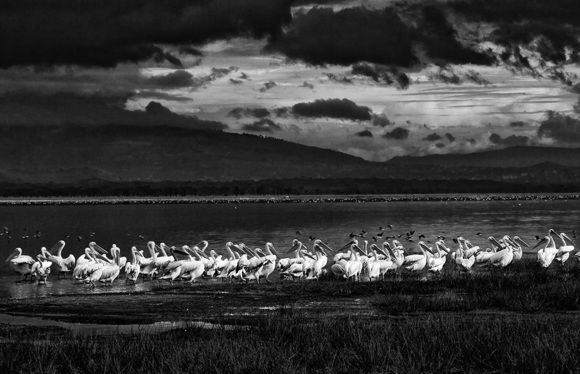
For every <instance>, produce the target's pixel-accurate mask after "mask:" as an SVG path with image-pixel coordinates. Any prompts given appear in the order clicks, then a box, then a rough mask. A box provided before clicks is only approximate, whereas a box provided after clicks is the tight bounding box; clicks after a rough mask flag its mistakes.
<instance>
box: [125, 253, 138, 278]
mask: <svg viewBox="0 0 580 374" xmlns="http://www.w3.org/2000/svg"><path fill="white" fill-rule="evenodd" d="M125 274H126V278H125V282H128V281H133V283H137V279H139V274H141V265H140V264H139V261H137V248H136V247H132V248H131V262H127V263H126V264H125Z"/></svg>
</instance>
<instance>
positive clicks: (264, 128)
mask: <svg viewBox="0 0 580 374" xmlns="http://www.w3.org/2000/svg"><path fill="white" fill-rule="evenodd" d="M242 130H244V131H251V132H274V131H281V130H282V128H281V127H280V125H277V124H276V123H275V122H274V121H272V120H271V119H268V118H263V119H261V120H259V121H256V122H254V123H251V124H247V125H244V126H242Z"/></svg>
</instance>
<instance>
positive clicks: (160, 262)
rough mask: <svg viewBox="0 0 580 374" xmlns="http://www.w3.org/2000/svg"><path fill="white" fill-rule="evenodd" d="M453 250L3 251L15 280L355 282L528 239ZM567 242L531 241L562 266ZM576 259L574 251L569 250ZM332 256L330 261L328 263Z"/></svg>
mask: <svg viewBox="0 0 580 374" xmlns="http://www.w3.org/2000/svg"><path fill="white" fill-rule="evenodd" d="M453 241H454V243H455V245H456V248H453V249H451V248H449V247H447V245H446V244H445V242H444V240H443V239H441V238H440V239H439V240H438V241H437V242H435V243H434V246H433V247H430V246H429V245H428V244H427V243H425V242H424V241H419V242H418V243H417V246H416V248H414V249H408V248H404V247H403V245H402V244H401V242H400V241H398V240H392V242H391V243H389V242H388V241H385V242H383V243H382V245H381V246H378V245H377V244H371V245H370V247H369V242H368V241H366V240H365V241H364V242H363V243H362V244H361V245H359V242H358V241H357V240H356V239H354V238H353V239H352V241H351V242H349V243H348V244H347V245H345V246H343V247H342V248H340V249H338V250H333V249H332V248H330V247H329V246H328V245H327V244H325V243H324V242H323V241H321V240H319V239H316V240H313V245H312V248H311V250H308V248H307V247H306V245H304V244H303V243H302V242H300V241H299V240H297V239H294V240H293V241H292V247H291V248H290V250H289V251H288V252H287V253H294V255H293V256H291V257H284V258H282V256H280V253H279V252H278V251H277V250H276V249H275V248H274V246H273V245H272V243H266V245H265V247H264V249H261V248H250V247H248V246H246V245H245V244H234V243H232V242H228V243H227V244H226V245H225V247H226V251H227V255H225V256H224V255H221V254H220V255H218V254H217V252H216V251H215V250H209V251H208V250H207V249H208V242H207V241H202V242H200V243H198V244H197V245H194V246H192V247H190V246H187V245H184V246H182V247H181V248H176V247H169V246H167V245H165V244H164V243H160V244H159V245H157V244H155V242H153V241H150V242H148V243H147V249H148V252H149V253H148V255H147V254H145V253H144V251H138V250H137V248H136V247H133V248H132V249H131V256H130V259H127V257H124V256H121V249H120V248H119V247H117V246H116V245H114V244H113V246H112V248H111V249H110V250H109V251H107V250H105V249H103V248H102V247H100V246H99V245H97V244H96V243H95V242H91V243H89V246H88V247H87V248H86V249H85V251H84V254H83V255H82V256H80V257H79V258H77V259H75V257H74V256H73V255H72V254H71V255H69V256H68V257H63V255H62V251H63V249H64V247H65V242H64V241H63V240H61V241H59V242H58V243H56V244H55V245H54V246H53V247H52V248H51V249H50V250H47V249H46V248H45V247H43V248H42V249H41V253H40V254H38V255H36V257H35V258H33V257H31V256H28V255H24V254H22V249H21V248H16V249H15V250H14V252H13V253H12V254H11V255H10V256H9V257H8V259H7V260H6V262H8V263H9V264H10V266H11V268H12V269H13V270H14V271H15V272H16V273H18V274H20V275H21V276H22V280H27V279H29V277H30V280H33V281H34V280H36V281H38V283H39V284H42V283H44V284H45V283H46V280H47V277H48V275H49V274H50V273H51V271H54V272H56V273H57V279H58V278H60V277H61V276H64V277H65V278H66V275H67V274H72V278H73V279H74V280H78V281H79V282H82V283H85V284H88V285H89V286H90V287H95V286H96V284H97V283H98V282H100V283H104V284H105V285H106V284H109V285H112V284H113V282H114V281H115V280H116V279H117V278H119V276H120V275H121V274H124V275H125V280H126V282H137V280H138V279H139V277H142V278H143V279H160V280H168V281H170V282H173V281H175V280H183V281H189V282H192V283H193V282H196V280H197V279H199V278H202V277H205V278H208V277H209V278H211V277H217V278H222V279H224V280H225V279H229V281H230V282H231V281H233V280H239V281H245V282H249V281H251V280H255V281H257V282H258V283H260V281H261V280H262V279H265V280H266V281H267V282H270V279H269V277H270V275H271V274H272V273H273V272H274V270H278V272H279V274H280V277H281V278H282V279H285V278H290V279H319V278H320V277H321V276H322V275H323V274H325V273H327V272H331V273H332V274H334V275H335V276H336V277H339V278H345V279H347V280H354V281H360V280H361V279H363V278H365V277H366V278H367V279H368V280H370V281H374V280H379V279H384V278H385V275H386V274H387V273H388V272H397V271H398V269H404V270H406V271H409V272H421V271H428V272H431V273H440V272H441V271H442V270H443V266H444V265H445V264H446V262H447V261H452V263H453V264H454V267H455V269H457V270H458V271H462V272H470V271H471V270H472V269H473V268H474V267H485V268H504V267H506V266H508V265H509V264H510V263H512V262H514V261H518V260H520V259H521V258H522V254H523V247H529V245H528V244H527V243H526V242H525V241H524V240H522V239H521V238H519V237H518V236H514V237H513V238H512V237H510V236H508V235H505V236H504V237H503V238H501V239H496V238H494V237H489V242H490V244H491V246H490V247H489V248H485V249H483V248H480V247H479V246H473V245H472V244H471V243H470V242H469V240H466V239H464V238H463V237H458V238H455V239H453ZM574 245H575V244H574V242H573V241H572V239H570V238H569V237H568V236H567V235H566V234H565V233H560V234H558V233H557V232H556V231H554V230H553V229H550V230H549V232H548V235H546V236H545V237H544V238H542V239H541V240H539V241H538V243H537V244H536V245H535V246H534V247H533V249H536V248H538V247H542V246H543V247H542V248H540V249H539V250H538V252H537V260H538V262H539V264H540V265H541V266H542V267H544V268H547V267H549V266H550V265H551V264H552V263H553V262H556V263H559V264H560V265H563V264H564V263H565V262H566V261H567V260H568V258H569V257H570V254H571V253H572V252H573V251H574ZM574 256H575V257H576V258H577V259H579V260H580V251H579V252H578V253H576V254H575V255H574ZM329 258H332V264H329Z"/></svg>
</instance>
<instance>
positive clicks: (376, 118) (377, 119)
mask: <svg viewBox="0 0 580 374" xmlns="http://www.w3.org/2000/svg"><path fill="white" fill-rule="evenodd" d="M372 124H373V126H379V127H387V126H390V125H393V124H394V122H391V120H389V119H388V118H387V116H386V115H384V114H379V115H373V121H372Z"/></svg>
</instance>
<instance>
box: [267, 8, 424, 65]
mask: <svg viewBox="0 0 580 374" xmlns="http://www.w3.org/2000/svg"><path fill="white" fill-rule="evenodd" d="M412 47H413V46H412V39H411V33H410V31H409V29H408V27H407V26H406V25H405V24H404V23H403V21H402V20H401V18H400V17H399V16H398V15H397V14H396V13H395V12H394V11H392V10H391V9H385V10H383V11H372V10H368V9H365V8H347V9H344V10H341V11H338V12H334V11H333V10H332V9H325V8H313V9H311V10H310V11H309V12H307V13H305V14H299V15H297V16H296V17H295V19H294V20H293V22H292V24H291V27H290V29H289V30H288V31H287V32H286V33H284V34H283V35H281V36H280V37H279V38H278V39H277V40H276V41H275V42H273V43H271V44H270V48H273V49H276V50H278V51H280V52H282V53H284V54H285V55H286V56H288V57H290V58H297V59H301V60H304V61H306V62H308V63H311V64H314V65H325V64H339V65H349V64H353V63H356V62H359V61H369V62H374V63H379V64H385V65H397V66H411V65H413V64H414V63H415V62H416V61H417V59H416V57H415V56H414V54H413V52H412Z"/></svg>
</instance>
